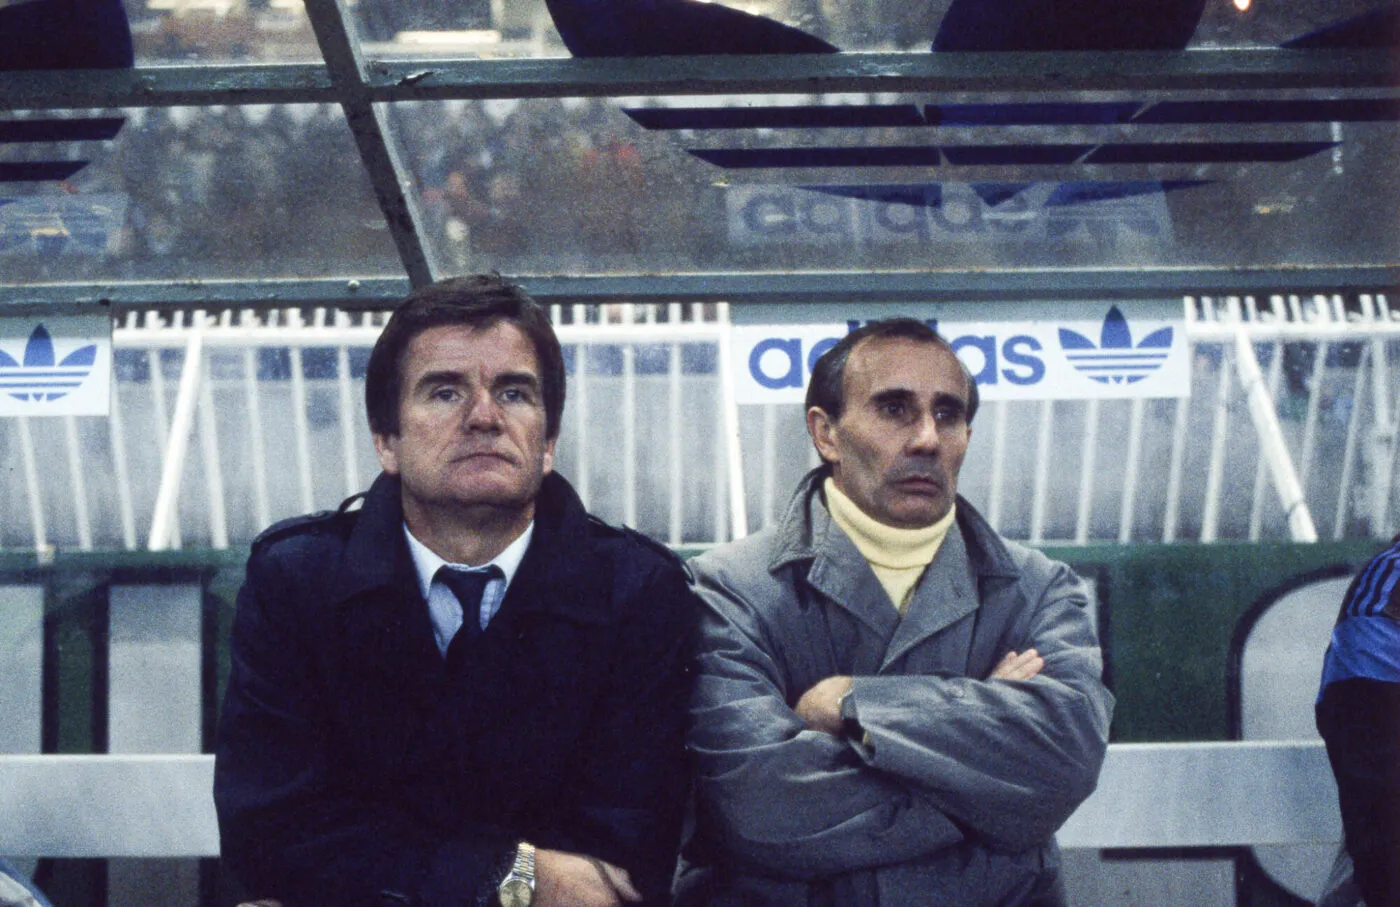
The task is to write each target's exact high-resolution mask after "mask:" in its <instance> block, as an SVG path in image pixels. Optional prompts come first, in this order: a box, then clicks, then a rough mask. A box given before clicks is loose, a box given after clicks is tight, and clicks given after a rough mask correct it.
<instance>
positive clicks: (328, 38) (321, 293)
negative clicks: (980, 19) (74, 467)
mask: <svg viewBox="0 0 1400 907" xmlns="http://www.w3.org/2000/svg"><path fill="white" fill-rule="evenodd" d="M306 9H307V13H308V16H309V17H310V19H311V23H312V27H313V30H314V32H315V34H316V38H317V41H318V43H319V45H320V48H321V51H322V54H323V57H324V59H325V62H324V64H321V63H309V64H272V65H267V64H246V65H219V66H200V67H193V66H164V67H141V68H136V69H129V70H87V71H70V72H17V73H6V74H4V76H3V77H0V112H3V111H12V110H32V109H93V108H112V107H165V106H182V105H219V104H222V105H239V104H255V103H258V104H262V103H274V104H281V103H334V104H338V105H340V106H341V107H342V109H343V110H344V111H345V114H346V119H347V122H348V124H349V126H350V128H351V131H352V133H353V135H354V138H355V141H356V145H357V147H358V149H359V152H360V156H361V159H362V161H363V163H364V165H365V168H366V171H367V173H368V175H369V177H370V180H371V183H372V185H373V188H374V191H375V194H376V197H377V199H378V201H379V205H380V208H381V211H382V212H383V215H384V217H385V221H386V223H387V224H388V227H389V230H390V233H391V235H392V238H393V240H394V243H395V246H396V248H397V250H398V253H399V257H400V259H401V261H402V263H403V266H404V272H405V277H403V278H396V277H391V276H382V275H376V276H353V275H352V276H347V277H345V278H322V279H291V280H198V279H195V280H178V281H168V282H158V281H147V282H140V281H137V282H94V283H52V284H34V285H18V284H4V283H0V306H4V307H5V309H6V310H7V311H11V312H15V313H18V312H20V311H28V310H37V311H54V310H56V309H63V308H70V307H86V306H90V305H93V304H111V305H116V306H145V305H151V304H164V305H173V306H179V307H201V306H208V307H220V306H233V305H254V306H263V307H277V306H283V305H313V304H334V305H349V306H360V307H380V306H388V305H392V304H393V303H394V302H395V301H397V300H398V299H401V298H402V296H403V294H404V293H405V292H407V290H408V289H409V288H410V287H411V286H418V285H422V284H424V283H427V282H430V281H431V280H433V279H434V278H435V277H436V276H438V275H439V273H440V272H439V268H438V267H437V264H436V263H435V262H434V260H433V255H432V249H431V247H430V245H429V244H428V243H427V242H426V240H425V238H424V235H423V231H422V229H421V224H422V216H421V212H420V211H419V209H418V204H417V199H416V196H415V195H414V194H413V193H412V192H410V191H407V190H406V187H408V186H410V185H411V184H412V176H411V174H409V173H408V172H407V171H406V169H405V167H404V165H403V162H402V157H401V153H400V150H399V148H398V146H397V141H396V137H395V136H394V134H393V133H392V131H391V130H390V129H389V128H388V126H387V123H386V121H385V109H384V107H383V106H382V105H384V104H386V103H392V102H401V101H437V100H446V99H454V98H460V99H486V98H543V97H582V96H588V97H637V96H665V95H707V94H708V95H718V94H738V93H746V94H765V93H766V94H783V93H801V94H820V93H835V92H863V93H872V94H877V93H885V92H911V91H912V92H923V91H927V92H954V91H955V92H959V93H964V94H967V93H972V94H989V95H990V94H996V93H1005V92H1020V93H1026V92H1029V93H1035V94H1045V95H1054V94H1060V93H1068V92H1084V91H1093V92H1103V93H1114V92H1125V91H1134V92H1180V91H1186V92H1203V93H1208V94H1215V93H1219V92H1267V93H1269V94H1275V95H1276V94H1277V93H1279V92H1281V91H1293V90H1298V91H1301V90H1307V89H1328V90H1345V91H1346V92H1347V93H1349V94H1355V93H1358V92H1361V93H1373V94H1374V93H1380V94H1382V95H1385V96H1393V95H1395V93H1396V89H1397V88H1400V67H1397V66H1396V65H1394V64H1395V58H1394V55H1393V54H1392V53H1391V52H1389V51H1387V50H1346V51H1335V50H1327V51H1316V50H1308V51H1301V50H1283V49H1274V48H1258V49H1229V50H1188V51H1180V52H1169V53H1163V52H1117V53H1018V54H986V53H978V54H930V53H842V54H831V55H792V56H711V57H654V58H639V59H572V58H567V59H526V60H515V59H510V60H444V61H421V60H415V61H373V60H366V59H365V58H364V56H363V54H362V52H361V49H360V46H359V44H358V42H357V41H356V40H355V38H354V35H353V22H352V19H351V17H350V13H349V11H348V10H347V8H346V6H345V3H344V0H306ZM511 277H512V279H514V280H516V281H518V282H520V283H522V284H524V285H526V286H527V287H529V288H530V290H531V292H532V293H534V294H535V295H537V296H538V297H539V298H541V300H548V301H551V302H575V301H589V302H597V301H605V300H609V299H628V300H634V301H644V300H663V299H664V300H668V301H684V300H711V299H724V300H730V301H734V302H742V301H745V300H761V301H768V302H771V301H793V302H798V301H812V300H821V299H853V298H854V299H863V300H876V299H890V300H897V299H910V298H918V299H989V300H991V299H1003V298H1021V299H1024V298H1044V299H1063V298H1073V297H1083V296H1095V297H1131V296H1144V295H1146V296H1160V295H1162V294H1163V293H1168V294H1171V295H1176V294H1178V293H1180V292H1182V291H1183V290H1184V289H1185V290H1187V291H1189V292H1196V293H1211V292H1215V293H1229V292H1258V291H1265V290H1270V289H1279V290H1286V291H1289V292H1311V291H1314V290H1315V291H1318V292H1332V291H1338V290H1347V289H1359V290H1369V289H1375V288H1378V287H1391V286H1400V265H1394V266H1389V265H1387V266H1358V267H1297V268H1265V269H1234V268H1154V269H1026V270H1016V271H987V270H979V271H920V272H882V273H813V272H805V273H742V274H674V275H661V276H657V275H590V276H558V275H526V274H519V275H511Z"/></svg>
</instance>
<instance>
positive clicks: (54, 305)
mask: <svg viewBox="0 0 1400 907" xmlns="http://www.w3.org/2000/svg"><path fill="white" fill-rule="evenodd" d="M506 276H507V279H509V280H511V281H513V282H516V283H519V284H521V285H522V286H524V287H525V288H526V289H527V290H528V291H529V292H530V294H531V295H532V296H534V297H535V298H536V299H538V300H539V301H540V302H544V303H574V302H582V303H588V302H610V301H616V300H626V301H631V302H703V301H716V300H723V301H729V302H733V303H737V304H742V303H745V302H793V303H801V302H849V301H865V302H876V301H885V300H889V301H900V300H924V301H939V300H948V301H951V300H985V301H989V302H996V301H1003V300H1018V299H1043V300H1050V301H1053V300H1057V299H1061V300H1063V299H1084V298H1091V299H1107V298H1135V297H1138V298H1140V297H1155V298H1160V297H1161V296H1163V295H1166V296H1177V295H1188V294H1189V295H1228V294H1245V293H1253V294H1256V295H1257V294H1261V293H1349V292H1387V291H1391V290H1393V288H1396V287H1400V267H1381V266H1377V267H1352V268H1286V269H1277V268H1263V269H1239V268H1236V269H1206V268H1182V269H1155V270H1154V269H1115V270H1110V269H1102V268H1099V269H1063V270H1025V271H939V272H914V271H905V272H885V273H879V272H876V273H869V272H829V273H819V272H806V273H799V272H793V273H746V274H672V275H662V276H593V277H570V276H558V275H540V274H515V275H506ZM409 289H410V286H409V282H408V280H407V279H406V278H403V277H372V278H370V277H364V278H319V279H318V278H312V279H305V280H204V281H172V282H164V281H130V282H121V283H91V284H89V283H51V284H37V285H24V284H0V312H4V313H6V314H29V313H46V312H55V311H63V310H65V309H80V308H85V307H91V306H93V305H104V306H110V307H111V308H112V309H113V310H114V312H115V313H116V314H117V315H118V317H120V315H121V313H122V311H124V310H132V309H145V308H151V307H165V306H168V307H175V308H185V309H192V308H203V309H210V310H217V309H222V308H237V307H251V308H262V309H275V308H284V307H287V306H345V307H349V308H362V309H363V308H386V307H390V306H393V305H394V304H395V303H397V302H398V301H399V300H400V299H402V298H403V297H404V296H405V295H406V294H407V293H408V291H409Z"/></svg>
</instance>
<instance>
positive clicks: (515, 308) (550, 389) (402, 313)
mask: <svg viewBox="0 0 1400 907" xmlns="http://www.w3.org/2000/svg"><path fill="white" fill-rule="evenodd" d="M502 321H504V322H507V323H509V324H513V325H515V326H516V327H517V328H519V329H520V330H521V332H522V333H524V334H525V336H526V337H528V338H529V340H530V343H531V344H533V345H534V348H535V358H536V359H538V360H539V369H540V395H541V396H542V397H543V399H544V412H545V437H547V438H557V437H558V436H559V425H560V422H561V421H562V420H563V417H564V353H563V351H562V350H561V349H560V348H559V338H558V337H556V336H555V335H554V328H553V326H551V325H550V323H549V316H548V315H547V314H546V313H545V310H544V308H543V307H542V306H540V304H539V303H537V302H535V301H534V300H533V299H531V298H530V297H529V295H527V294H526V293H525V291H524V290H522V289H521V288H520V287H518V286H515V285H514V284H508V283H506V282H505V281H504V280H502V279H501V277H500V276H499V275H496V274H489V275H488V274H479V275H477V276H475V277H452V278H449V279H447V280H440V281H438V282H437V283H432V284H428V285H427V286H425V287H419V288H418V289H416V290H414V291H413V292H412V293H409V294H408V296H407V297H406V298H405V299H404V301H403V302H401V303H399V307H398V308H396V309H395V310H394V314H393V315H392V316H391V317H390V318H389V323H388V324H387V325H385V326H384V331H383V333H381V334H380V335H379V339H378V340H377V341H376V342H375V344H374V351H373V352H371V353H370V354H369V366H368V367H367V368H366V370H365V409H366V411H367V412H368V414H369V428H370V431H372V432H374V433H375V434H377V435H397V434H398V433H399V396H400V393H401V391H402V386H403V356H404V351H405V350H407V349H408V345H409V344H410V343H411V342H412V341H413V338H414V337H417V336H418V335H419V334H421V333H423V332H424V331H426V330H429V329H431V328H436V327H445V326H451V325H465V326H467V327H471V328H487V329H489V328H491V327H494V326H495V325H496V324H498V323H500V322H502Z"/></svg>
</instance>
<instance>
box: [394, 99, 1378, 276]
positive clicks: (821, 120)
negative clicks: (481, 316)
mask: <svg viewBox="0 0 1400 907" xmlns="http://www.w3.org/2000/svg"><path fill="white" fill-rule="evenodd" d="M393 111H394V116H393V118H392V120H391V122H392V123H393V124H394V128H396V129H397V130H399V131H400V132H401V134H402V137H403V140H404V145H405V146H406V149H407V152H408V153H407V155H406V160H407V162H408V166H409V167H410V169H411V171H412V174H413V176H414V179H415V182H416V184H417V185H418V186H419V188H420V190H421V202H422V208H423V210H424V212H425V215H426V219H427V223H426V224H425V225H424V226H425V230H426V233H427V237H428V241H429V243H430V244H431V245H432V246H433V247H434V248H435V250H436V252H437V259H438V260H439V261H440V262H441V263H442V266H443V267H444V268H447V269H449V270H453V271H460V270H482V269H490V268H495V269H498V270H501V271H502V272H507V273H534V274H579V273H585V274H587V273H599V274H620V273H637V272H640V273H667V274H670V273H686V272H749V271H775V270H776V271H794V272H802V271H830V270H859V271H872V270H874V271H880V270H889V271H908V270H915V271H924V270H928V271H941V270H955V271H961V270H967V271H986V270H993V271H995V270H1017V269H1038V268H1058V267H1090V268H1092V267H1103V268H1129V269H1141V268H1179V267H1189V268H1222V269H1234V268H1294V267H1336V266H1366V265H1394V264H1396V263H1397V262H1400V238H1397V235H1396V231H1395V230H1394V229H1393V224H1394V217H1393V212H1394V211H1395V210H1396V209H1397V207H1400V177H1397V172H1396V168H1395V166H1394V149H1395V148H1396V147H1400V144H1397V143H1398V142H1400V135H1397V129H1400V126H1398V125H1397V121H1400V103H1397V101H1396V100H1394V99H1377V98H1373V97H1363V96H1356V97H1342V96H1338V95H1337V94H1335V93H1332V94H1325V95H1324V94H1323V93H1320V92H1313V93H1311V94H1309V93H1294V94H1292V95H1291V96H1287V97H1282V96H1271V97H1269V98H1259V97H1257V96H1256V97H1233V98H1232V97H1224V96H1221V95H1219V94H1212V95H1210V96H1185V95H1179V94H1178V95H1173V96H1171V97H1155V98H1144V97H1130V96H1126V95H1105V94H1095V95H1092V96H1089V95H1075V96H1067V97H1060V98H1046V97H1044V96H1037V97H1034V98H1029V97H1024V96H1023V97H1009V96H1008V97H1003V98H996V97H990V98H989V96H987V95H978V96H976V97H975V98H974V97H971V96H968V97H966V98H960V97H956V96H946V95H940V96H938V97H932V96H928V95H882V96H879V97H871V96H864V95H862V96H833V95H828V96H816V97H813V96H802V97H798V96H756V95H750V96H743V97H731V98H624V99H546V100H522V101H488V102H475V101H450V102H441V103H421V104H398V105H395V106H394V108H393Z"/></svg>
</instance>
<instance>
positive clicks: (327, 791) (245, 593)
mask: <svg viewBox="0 0 1400 907" xmlns="http://www.w3.org/2000/svg"><path fill="white" fill-rule="evenodd" d="M295 561H296V559H295V558H293V557H282V558H279V557H276V556H275V555H273V554H269V553H268V552H267V551H262V552H258V551H255V553H254V555H253V557H252V558H251V559H250V561H249V563H248V571H247V578H246V581H245V584H244V586H243V589H242V591H241V592H240V593H239V597H238V610H237V615H236V617H235V618H234V626H233V640H232V662H233V663H232V668H231V672H230V676H229V685H228V690H227V695H226V696H225V700H224V706H223V710H222V714H221V716H220V725H219V739H218V747H217V754H216V757H215V770H214V801H215V805H216V807H217V810H218V817H219V831H220V836H221V851H222V856H223V858H224V860H225V861H226V862H227V863H228V865H229V866H230V867H231V868H232V869H233V871H234V873H235V874H236V875H237V876H238V877H239V879H240V881H242V882H243V884H244V885H245V886H247V887H248V888H249V889H250V893H251V894H253V895H255V896H258V897H276V898H278V899H280V900H282V901H283V902H285V903H287V904H289V905H315V904H326V905H330V904H334V905H337V907H352V905H375V907H379V905H381V904H382V903H385V902H386V898H385V897H384V895H383V894H382V893H386V892H387V893H388V894H389V897H388V898H387V901H388V902H392V901H393V898H394V896H398V897H401V898H407V899H409V902H410V903H414V904H419V905H423V907H437V905H447V904H451V905H461V904H466V903H470V902H471V897H472V895H473V893H475V892H477V891H478V890H481V889H483V886H485V887H486V888H489V886H490V885H491V884H492V882H493V881H494V877H495V874H496V873H497V872H499V868H500V867H501V865H502V864H503V862H504V861H505V860H507V859H508V858H509V857H508V855H509V852H510V850H511V849H512V848H513V846H514V842H513V839H511V838H510V837H509V836H508V835H507V834H506V833H505V832H504V831H502V830H500V829H495V828H491V827H486V826H482V827H472V828H468V829H465V830H464V831H463V832H462V834H461V835H460V836H459V837H456V838H452V839H447V840H444V839H442V838H440V837H436V836H433V835H431V834H430V833H428V832H427V831H426V830H425V829H424V828H422V826H421V823H416V822H414V821H413V820H412V819H411V818H410V817H409V816H408V815H407V814H406V813H405V812H404V811H403V810H402V809H400V808H398V807H397V806H395V804H394V799H395V797H394V792H393V791H382V792H380V795H379V796H374V797H373V799H370V797H371V796H373V792H365V793H364V795H363V796H360V795H357V794H356V793H353V792H350V791H347V790H346V789H345V788H344V786H343V785H333V784H332V767H331V765H330V764H329V761H330V760H331V759H333V758H334V753H333V752H332V747H331V745H330V743H329V740H328V732H327V730H326V724H325V716H326V715H327V714H328V713H329V709H327V708H326V704H325V703H324V702H323V701H322V697H321V695H320V692H319V690H318V684H317V682H316V679H315V675H314V662H313V659H312V657H311V654H310V651H309V647H308V646H307V645H306V644H305V641H304V640H305V638H306V637H305V636H304V634H308V633H314V632H315V629H314V628H307V627H302V626H299V625H298V620H297V613H298V612H297V609H296V607H295V606H294V602H295V599H296V597H297V594H298V593H297V590H298V589H299V588H302V587H304V586H305V584H306V582H307V581H308V579H307V577H313V578H314V577H318V576H320V575H321V574H320V573H318V572H316V571H311V570H297V569H295V567H294V564H295Z"/></svg>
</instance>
